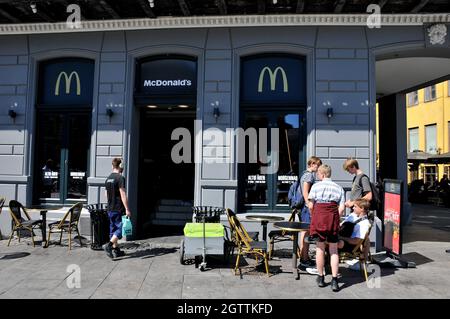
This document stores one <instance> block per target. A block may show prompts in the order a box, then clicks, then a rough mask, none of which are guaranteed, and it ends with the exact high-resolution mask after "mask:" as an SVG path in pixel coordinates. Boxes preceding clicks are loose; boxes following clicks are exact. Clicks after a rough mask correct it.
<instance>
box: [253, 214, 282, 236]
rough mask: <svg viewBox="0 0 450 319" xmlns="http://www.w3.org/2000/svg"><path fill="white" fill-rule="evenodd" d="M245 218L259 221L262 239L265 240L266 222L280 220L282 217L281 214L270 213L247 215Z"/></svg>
mask: <svg viewBox="0 0 450 319" xmlns="http://www.w3.org/2000/svg"><path fill="white" fill-rule="evenodd" d="M245 218H246V219H249V220H256V221H260V222H261V226H262V227H263V234H262V239H263V240H264V241H266V240H267V224H268V223H269V222H276V221H280V220H284V217H281V216H270V215H262V214H261V215H247V216H245Z"/></svg>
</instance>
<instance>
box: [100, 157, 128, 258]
mask: <svg viewBox="0 0 450 319" xmlns="http://www.w3.org/2000/svg"><path fill="white" fill-rule="evenodd" d="M112 169H113V171H112V173H111V174H110V175H109V176H108V178H107V179H106V182H105V187H106V197H107V198H108V217H109V236H110V241H109V242H108V243H107V244H104V245H103V250H104V251H105V252H106V254H107V255H108V257H110V258H117V257H121V256H123V255H124V253H123V251H121V250H120V248H119V245H118V243H117V242H118V241H119V239H121V238H122V215H123V214H124V213H125V214H126V215H127V217H128V218H130V216H131V212H130V209H129V208H128V199H127V194H126V192H125V177H123V176H122V174H121V173H122V171H123V164H122V159H120V158H114V159H113V160H112Z"/></svg>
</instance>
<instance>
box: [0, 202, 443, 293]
mask: <svg viewBox="0 0 450 319" xmlns="http://www.w3.org/2000/svg"><path fill="white" fill-rule="evenodd" d="M182 238H183V237H182V236H171V237H160V238H151V239H148V240H143V241H137V242H127V243H125V244H124V246H125V249H124V250H125V251H126V253H127V256H126V257H124V258H122V259H120V260H117V261H112V260H111V259H109V258H108V257H106V255H105V253H104V252H103V251H93V250H91V249H89V248H79V247H78V244H77V242H75V245H74V246H73V249H72V251H69V250H68V247H67V246H64V245H63V246H62V247H60V246H58V245H50V247H49V248H47V249H43V248H41V247H36V248H33V247H32V245H31V242H30V240H29V239H28V238H27V239H25V240H24V241H23V242H21V243H20V244H19V243H18V242H17V240H14V241H13V242H12V244H11V246H10V247H7V246H6V244H7V240H2V241H0V298H21V299H23V298H43V299H49V298H70V299H72V298H173V299H181V298H183V299H191V298H206V299H210V298H213V299H225V298H238V299H239V298H244V299H249V298H258V299H273V298H289V299H290V298H344V299H347V298H351V299H355V298H433V299H434V298H450V289H449V286H450V267H449V264H450V263H449V262H450V254H448V253H446V252H445V250H446V249H450V212H449V211H448V209H442V208H437V207H433V206H419V205H415V206H413V225H411V226H409V227H407V228H406V229H405V236H404V245H403V251H404V255H405V256H406V257H407V258H408V259H410V260H412V261H415V262H416V263H417V268H415V269H392V268H382V269H381V282H380V283H381V287H380V288H372V289H370V288H368V287H367V285H366V283H365V281H364V279H363V277H362V276H361V273H360V272H359V271H352V270H350V269H348V266H347V265H346V264H342V265H341V267H340V273H341V275H342V278H341V279H340V283H341V287H342V289H341V291H340V292H338V293H333V292H332V291H331V289H330V287H328V286H327V287H325V288H318V287H317V286H316V283H315V276H313V275H309V274H307V273H306V272H304V271H302V272H301V276H300V280H294V278H293V274H292V269H291V259H290V255H289V254H290V250H289V248H288V247H290V246H289V245H288V246H286V248H285V249H281V254H280V253H279V254H278V256H279V258H278V259H276V260H272V261H270V270H271V272H273V273H274V275H272V276H271V277H267V276H266V275H265V274H264V273H263V272H256V271H253V270H252V267H248V268H244V269H243V275H242V279H241V278H240V276H235V275H234V273H233V271H232V268H233V266H234V264H230V265H221V264H220V262H219V261H216V263H215V265H213V268H212V269H211V270H207V271H205V272H200V270H199V269H196V268H195V266H194V265H193V264H191V265H181V264H180V262H179V254H178V248H179V243H180V241H181V239H182ZM247 260H248V262H249V264H250V266H252V265H254V260H252V259H247ZM70 265H77V266H79V267H80V268H79V269H80V274H81V277H80V278H81V281H80V285H81V287H80V288H68V283H69V285H70V284H71V283H72V285H73V284H74V283H75V282H74V281H73V280H72V278H73V277H72V276H70V272H68V271H67V268H68V266H69V267H73V266H70ZM209 265H212V263H209ZM330 280H331V276H327V277H326V282H329V281H330Z"/></svg>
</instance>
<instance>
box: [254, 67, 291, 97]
mask: <svg viewBox="0 0 450 319" xmlns="http://www.w3.org/2000/svg"><path fill="white" fill-rule="evenodd" d="M266 71H267V73H269V78H270V90H271V91H275V84H276V80H277V74H278V72H280V73H281V76H282V78H283V92H287V91H288V90H289V88H288V80H287V76H286V72H284V69H283V68H282V67H281V66H277V67H276V68H275V71H273V72H272V70H271V69H270V68H269V67H268V66H266V67H264V68H263V69H262V70H261V72H260V73H259V81H258V92H262V90H263V82H264V75H265V74H266Z"/></svg>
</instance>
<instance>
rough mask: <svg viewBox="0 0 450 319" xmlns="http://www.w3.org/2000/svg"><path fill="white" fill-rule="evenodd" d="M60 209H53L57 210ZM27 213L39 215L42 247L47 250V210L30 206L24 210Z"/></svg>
mask: <svg viewBox="0 0 450 319" xmlns="http://www.w3.org/2000/svg"><path fill="white" fill-rule="evenodd" d="M58 208H60V207H55V209H58ZM25 209H26V210H27V212H28V213H39V214H40V215H41V221H42V223H41V232H42V247H44V248H47V212H48V208H46V207H43V206H31V207H28V208H27V207H26V208H25Z"/></svg>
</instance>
